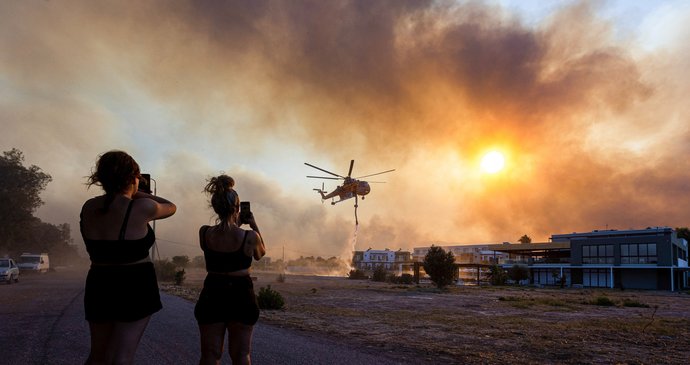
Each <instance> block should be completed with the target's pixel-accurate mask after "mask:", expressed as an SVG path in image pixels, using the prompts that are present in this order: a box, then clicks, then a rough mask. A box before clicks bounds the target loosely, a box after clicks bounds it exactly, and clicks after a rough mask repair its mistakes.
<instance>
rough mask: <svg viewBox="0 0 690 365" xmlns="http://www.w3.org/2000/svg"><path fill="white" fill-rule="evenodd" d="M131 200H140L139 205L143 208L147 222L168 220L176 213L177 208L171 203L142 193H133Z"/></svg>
mask: <svg viewBox="0 0 690 365" xmlns="http://www.w3.org/2000/svg"><path fill="white" fill-rule="evenodd" d="M132 199H134V200H141V202H140V203H139V204H141V205H142V206H143V210H144V211H145V212H146V215H147V217H148V218H149V220H154V219H163V218H168V217H170V216H171V215H173V214H175V212H176V211H177V206H176V205H175V204H173V203H172V202H171V201H169V200H167V199H165V198H161V197H160V196H156V195H151V194H147V193H144V192H142V191H137V192H136V193H134V195H133V196H132Z"/></svg>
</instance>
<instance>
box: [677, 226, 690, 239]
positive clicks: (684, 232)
mask: <svg viewBox="0 0 690 365" xmlns="http://www.w3.org/2000/svg"><path fill="white" fill-rule="evenodd" d="M676 236H677V237H678V238H685V240H686V241H688V242H690V229H689V228H688V227H677V228H676Z"/></svg>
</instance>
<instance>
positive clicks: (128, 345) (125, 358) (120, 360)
mask: <svg viewBox="0 0 690 365" xmlns="http://www.w3.org/2000/svg"><path fill="white" fill-rule="evenodd" d="M150 319H151V316H147V317H145V318H142V319H140V320H138V321H134V322H115V324H114V326H113V330H112V334H111V336H110V340H109V341H108V354H109V356H110V359H111V360H112V363H113V364H131V363H132V362H134V354H135V353H136V351H137V347H139V341H141V336H143V335H144V331H145V330H146V326H148V324H149V320H150Z"/></svg>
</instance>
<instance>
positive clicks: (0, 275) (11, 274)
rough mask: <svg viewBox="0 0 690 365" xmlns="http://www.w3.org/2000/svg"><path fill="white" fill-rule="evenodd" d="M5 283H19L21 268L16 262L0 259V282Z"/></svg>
mask: <svg viewBox="0 0 690 365" xmlns="http://www.w3.org/2000/svg"><path fill="white" fill-rule="evenodd" d="M1 281H4V282H7V284H12V281H14V282H15V283H17V282H19V268H18V267H17V264H16V263H15V262H14V260H12V259H10V258H0V282H1Z"/></svg>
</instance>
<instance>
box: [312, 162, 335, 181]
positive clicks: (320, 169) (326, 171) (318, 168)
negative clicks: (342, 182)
mask: <svg viewBox="0 0 690 365" xmlns="http://www.w3.org/2000/svg"><path fill="white" fill-rule="evenodd" d="M304 164H305V165H307V166H309V167H313V168H315V169H317V170H319V171H323V172H325V173H327V174H331V175H333V176H337V177H340V178H343V179H344V178H345V176H340V175H338V174H335V173H332V172H330V171H328V170H324V169H322V168H320V167H316V166H314V165H312V164H308V163H306V162H305V163H304Z"/></svg>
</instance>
